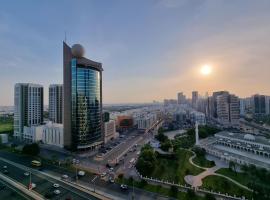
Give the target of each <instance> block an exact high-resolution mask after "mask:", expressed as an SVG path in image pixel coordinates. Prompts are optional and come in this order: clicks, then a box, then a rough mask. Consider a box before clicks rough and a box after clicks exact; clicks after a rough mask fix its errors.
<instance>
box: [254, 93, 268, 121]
mask: <svg viewBox="0 0 270 200" xmlns="http://www.w3.org/2000/svg"><path fill="white" fill-rule="evenodd" d="M251 107H252V113H253V115H254V116H256V117H260V116H263V115H265V114H267V111H268V112H269V98H268V97H267V96H265V95H259V94H255V95H253V96H252V98H251Z"/></svg>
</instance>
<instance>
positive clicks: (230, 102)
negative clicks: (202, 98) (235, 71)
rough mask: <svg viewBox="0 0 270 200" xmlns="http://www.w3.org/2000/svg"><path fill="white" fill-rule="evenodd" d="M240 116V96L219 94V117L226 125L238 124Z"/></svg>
mask: <svg viewBox="0 0 270 200" xmlns="http://www.w3.org/2000/svg"><path fill="white" fill-rule="evenodd" d="M239 118H240V103H239V98H238V97H237V96H235V95H233V94H229V93H224V94H221V95H218V96H217V119H218V121H219V122H220V123H222V124H224V125H229V126H230V125H232V126H233V125H238V123H239Z"/></svg>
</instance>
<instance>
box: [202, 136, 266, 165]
mask: <svg viewBox="0 0 270 200" xmlns="http://www.w3.org/2000/svg"><path fill="white" fill-rule="evenodd" d="M200 146H201V147H202V148H204V149H205V150H206V152H207V153H209V154H212V155H214V156H217V157H219V158H220V159H222V160H225V161H228V162H229V161H233V162H235V163H238V164H241V165H243V164H246V165H250V164H252V165H256V166H258V167H264V168H267V169H270V140H269V139H267V138H265V137H262V136H256V135H252V134H243V133H232V132H227V131H221V132H219V133H216V134H215V136H214V137H208V138H205V139H202V140H200Z"/></svg>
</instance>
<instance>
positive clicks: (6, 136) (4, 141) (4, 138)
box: [0, 134, 8, 144]
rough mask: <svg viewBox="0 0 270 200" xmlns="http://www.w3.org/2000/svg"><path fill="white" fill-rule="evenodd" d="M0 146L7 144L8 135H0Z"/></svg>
mask: <svg viewBox="0 0 270 200" xmlns="http://www.w3.org/2000/svg"><path fill="white" fill-rule="evenodd" d="M0 139H1V141H0V142H1V144H6V143H8V134H0Z"/></svg>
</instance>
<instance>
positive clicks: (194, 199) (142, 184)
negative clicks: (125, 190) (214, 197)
mask: <svg viewBox="0 0 270 200" xmlns="http://www.w3.org/2000/svg"><path fill="white" fill-rule="evenodd" d="M117 182H118V183H121V184H126V185H128V186H129V187H130V188H131V187H133V186H134V187H136V188H140V189H143V190H146V191H149V192H154V193H158V194H160V195H164V196H168V197H173V198H176V199H181V200H207V198H203V197H200V196H197V195H196V194H195V193H194V191H192V190H189V191H188V192H187V193H186V192H181V191H178V189H177V187H174V186H173V187H163V186H161V185H152V184H149V183H147V182H146V181H145V180H141V181H135V180H133V179H132V178H129V179H125V178H123V176H122V175H120V176H119V178H118V179H117ZM135 199H136V194H135Z"/></svg>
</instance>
